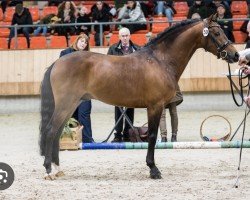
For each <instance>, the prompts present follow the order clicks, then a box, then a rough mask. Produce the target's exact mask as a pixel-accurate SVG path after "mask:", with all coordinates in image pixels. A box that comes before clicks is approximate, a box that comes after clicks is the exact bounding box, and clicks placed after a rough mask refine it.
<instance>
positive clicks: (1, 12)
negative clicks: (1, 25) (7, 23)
mask: <svg viewBox="0 0 250 200" xmlns="http://www.w3.org/2000/svg"><path fill="white" fill-rule="evenodd" d="M2 20H3V11H2V9H0V21H2Z"/></svg>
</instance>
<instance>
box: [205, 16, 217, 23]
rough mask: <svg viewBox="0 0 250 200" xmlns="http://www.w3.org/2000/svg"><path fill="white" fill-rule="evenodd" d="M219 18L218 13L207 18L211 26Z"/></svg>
mask: <svg viewBox="0 0 250 200" xmlns="http://www.w3.org/2000/svg"><path fill="white" fill-rule="evenodd" d="M217 17H218V15H217V13H216V14H214V15H210V16H209V17H208V18H207V22H208V24H210V23H211V22H212V21H214V22H216V21H217Z"/></svg>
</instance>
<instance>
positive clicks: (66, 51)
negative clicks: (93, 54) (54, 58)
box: [60, 47, 76, 57]
mask: <svg viewBox="0 0 250 200" xmlns="http://www.w3.org/2000/svg"><path fill="white" fill-rule="evenodd" d="M75 51H76V50H75V49H73V48H72V47H68V48H67V49H64V50H63V51H61V53H60V57H62V56H64V55H67V54H70V53H72V52H75Z"/></svg>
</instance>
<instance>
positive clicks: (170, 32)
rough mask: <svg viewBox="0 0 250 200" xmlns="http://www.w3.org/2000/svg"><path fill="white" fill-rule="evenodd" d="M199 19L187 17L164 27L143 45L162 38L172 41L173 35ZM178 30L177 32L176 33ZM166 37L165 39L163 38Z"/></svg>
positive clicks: (156, 41) (153, 42) (154, 42)
mask: <svg viewBox="0 0 250 200" xmlns="http://www.w3.org/2000/svg"><path fill="white" fill-rule="evenodd" d="M199 21H201V20H200V19H188V20H184V21H181V22H179V23H177V24H175V25H173V26H171V27H170V28H166V29H165V30H164V31H163V32H161V33H159V34H158V35H157V37H155V38H153V39H152V40H151V41H149V42H148V43H147V44H146V45H145V46H144V47H148V46H151V45H154V44H157V43H158V42H160V41H162V40H164V41H165V42H167V41H173V36H174V37H176V36H177V35H179V34H180V33H182V32H183V31H185V30H186V29H188V28H189V25H192V24H195V23H197V22H199ZM177 31H178V33H177ZM165 39H166V40H165Z"/></svg>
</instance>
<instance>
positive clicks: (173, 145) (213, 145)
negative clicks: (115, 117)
mask: <svg viewBox="0 0 250 200" xmlns="http://www.w3.org/2000/svg"><path fill="white" fill-rule="evenodd" d="M240 146H241V141H229V142H158V143H156V145H155V148H156V149H220V148H240ZM147 148H148V143H146V142H138V143H132V142H122V143H80V149H82V150H87V149H89V150H91V149H92V150H94V149H147ZM243 148H250V141H244V142H243Z"/></svg>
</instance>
